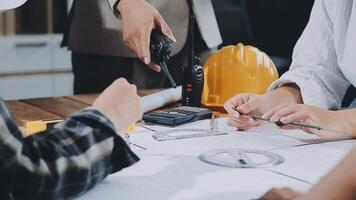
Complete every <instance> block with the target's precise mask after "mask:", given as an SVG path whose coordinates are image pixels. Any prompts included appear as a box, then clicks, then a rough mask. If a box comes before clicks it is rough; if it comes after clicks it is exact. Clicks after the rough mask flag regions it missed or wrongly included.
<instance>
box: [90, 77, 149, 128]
mask: <svg viewBox="0 0 356 200" xmlns="http://www.w3.org/2000/svg"><path fill="white" fill-rule="evenodd" d="M93 106H94V107H97V108H98V109H99V110H100V111H102V112H103V113H104V114H105V115H106V116H107V117H108V118H109V119H110V120H111V121H112V122H113V123H114V125H115V128H116V131H119V130H122V129H125V128H127V127H129V125H130V124H132V123H135V122H136V121H138V120H139V119H141V117H142V114H143V113H142V108H141V103H140V97H139V96H138V95H137V89H136V86H135V85H131V84H129V83H128V82H127V81H126V79H123V78H120V79H117V80H116V81H114V83H112V84H111V85H110V86H109V87H108V88H107V89H106V90H105V91H104V92H103V93H101V95H100V96H99V97H98V98H97V99H96V100H95V101H94V103H93Z"/></svg>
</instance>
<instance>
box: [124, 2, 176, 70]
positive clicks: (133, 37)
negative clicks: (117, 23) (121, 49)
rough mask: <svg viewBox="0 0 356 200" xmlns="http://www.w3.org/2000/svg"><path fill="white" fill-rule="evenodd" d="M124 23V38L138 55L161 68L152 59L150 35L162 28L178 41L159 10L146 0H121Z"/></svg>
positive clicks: (151, 65)
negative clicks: (154, 30)
mask: <svg viewBox="0 0 356 200" xmlns="http://www.w3.org/2000/svg"><path fill="white" fill-rule="evenodd" d="M117 8H118V10H119V12H120V14H121V19H122V25H123V39H124V41H125V42H126V44H127V45H128V46H129V47H130V49H131V50H132V51H133V52H134V53H135V54H136V55H137V57H138V58H139V59H140V60H141V61H142V62H144V63H145V64H146V65H148V66H149V67H150V68H151V69H153V70H155V71H157V72H160V71H161V68H160V67H159V66H158V65H157V64H155V63H153V62H152V61H151V55H150V54H151V53H150V35H151V32H152V30H153V29H156V28H158V29H160V30H161V31H162V33H163V34H164V35H166V36H167V37H168V38H170V39H171V40H172V41H173V42H176V39H175V37H174V36H173V33H172V30H171V29H170V27H169V26H168V24H167V23H166V22H165V20H164V19H163V17H162V16H161V15H160V14H159V12H158V11H157V10H156V9H155V8H154V7H153V6H151V5H150V4H149V3H147V2H146V1H145V0H121V1H120V2H119V4H118V7H117Z"/></svg>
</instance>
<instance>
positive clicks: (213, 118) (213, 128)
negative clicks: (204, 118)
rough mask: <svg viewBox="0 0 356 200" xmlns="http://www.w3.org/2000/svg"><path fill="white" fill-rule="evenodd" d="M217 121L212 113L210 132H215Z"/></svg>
mask: <svg viewBox="0 0 356 200" xmlns="http://www.w3.org/2000/svg"><path fill="white" fill-rule="evenodd" d="M215 120H216V117H215V114H214V113H212V114H211V119H210V130H212V131H213V130H215Z"/></svg>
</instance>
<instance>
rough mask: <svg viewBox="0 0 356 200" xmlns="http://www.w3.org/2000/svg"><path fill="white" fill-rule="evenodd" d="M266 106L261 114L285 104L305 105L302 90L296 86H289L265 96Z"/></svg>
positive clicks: (262, 108)
mask: <svg viewBox="0 0 356 200" xmlns="http://www.w3.org/2000/svg"><path fill="white" fill-rule="evenodd" d="M264 99H265V101H264V102H265V105H264V106H262V107H261V113H265V112H267V111H268V110H270V109H272V108H274V107H276V106H278V105H281V104H283V103H298V104H299V103H303V99H302V96H301V94H300V90H299V88H298V86H297V85H295V84H288V85H284V86H282V87H279V88H277V89H275V90H272V91H270V92H269V93H266V94H264Z"/></svg>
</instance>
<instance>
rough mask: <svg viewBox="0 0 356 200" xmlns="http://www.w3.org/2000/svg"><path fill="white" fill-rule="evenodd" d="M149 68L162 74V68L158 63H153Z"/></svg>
mask: <svg viewBox="0 0 356 200" xmlns="http://www.w3.org/2000/svg"><path fill="white" fill-rule="evenodd" d="M147 66H148V67H149V68H151V69H153V70H154V71H156V72H161V67H160V66H159V65H157V64H156V63H153V62H151V63H150V64H148V65H147Z"/></svg>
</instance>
